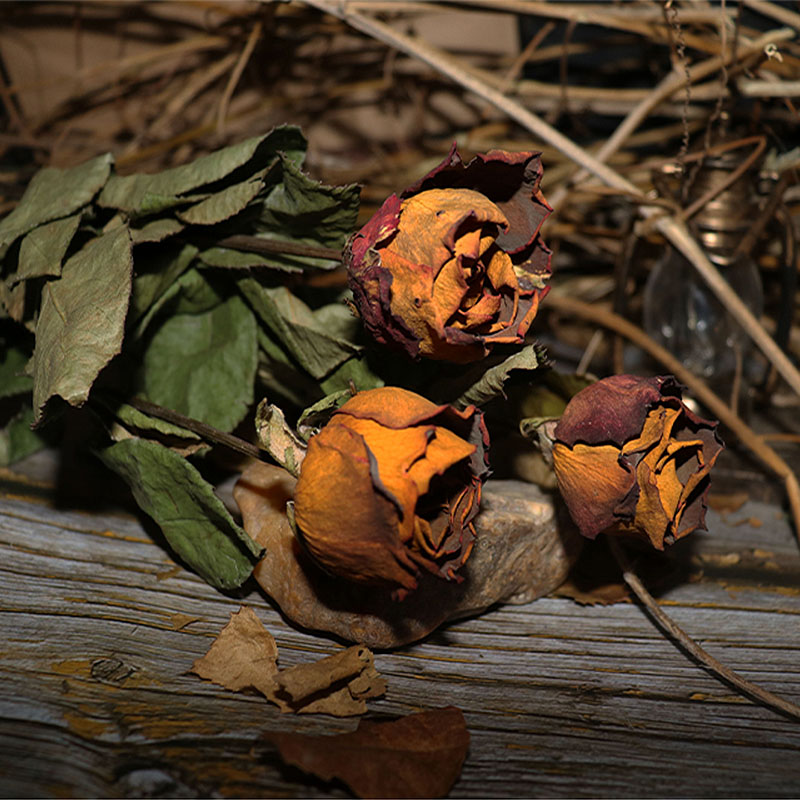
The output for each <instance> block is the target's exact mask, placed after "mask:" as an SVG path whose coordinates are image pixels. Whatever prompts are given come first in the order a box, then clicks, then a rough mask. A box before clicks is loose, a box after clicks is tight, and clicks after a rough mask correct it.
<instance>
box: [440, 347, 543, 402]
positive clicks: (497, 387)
mask: <svg viewBox="0 0 800 800" xmlns="http://www.w3.org/2000/svg"><path fill="white" fill-rule="evenodd" d="M541 365H542V358H541V357H540V353H539V352H538V348H537V346H536V345H528V346H527V347H524V348H523V349H522V350H520V351H519V352H517V353H514V355H512V356H509V357H508V358H507V359H505V361H501V362H500V363H499V364H496V365H495V366H493V367H489V369H487V370H486V371H485V372H484V373H483V375H482V376H481V378H480V379H479V380H478V381H476V382H475V383H474V384H472V386H470V387H469V389H467V390H466V391H465V392H464V393H463V394H462V395H461V396H460V397H459V398H458V399H457V400H456V401H455V402H454V403H453V405H454V406H455V407H456V408H465V407H466V406H468V405H476V406H483V405H485V404H486V403H488V402H489V401H490V400H493V399H494V398H495V397H498V396H500V395H502V394H503V386H504V384H505V382H506V381H507V380H508V377H509V375H510V374H511V373H512V372H513V371H515V370H535V369H537V368H538V367H540V366H541Z"/></svg>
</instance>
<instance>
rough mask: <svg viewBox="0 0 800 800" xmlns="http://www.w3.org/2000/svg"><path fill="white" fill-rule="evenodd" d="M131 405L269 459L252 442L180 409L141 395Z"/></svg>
mask: <svg viewBox="0 0 800 800" xmlns="http://www.w3.org/2000/svg"><path fill="white" fill-rule="evenodd" d="M127 402H128V404H129V405H132V406H133V407H134V408H138V409H139V411H143V412H144V413H145V414H149V415H150V416H151V417H156V418H157V419H163V420H164V421H165V422H171V423H172V424H173V425H178V426H179V427H181V428H186V430H187V431H191V432H192V433H196V434H197V435H198V436H200V437H201V438H202V439H204V440H205V441H207V442H210V443H212V444H221V445H223V447H228V448H230V449H231V450H235V451H236V452H237V453H242V454H243V455H245V456H250V457H251V458H257V459H259V460H260V461H267V454H266V453H265V452H264V451H263V450H261V449H260V448H258V447H257V446H256V445H254V444H251V443H250V442H247V441H245V440H244V439H240V438H239V437H238V436H234V435H233V434H231V433H225V431H221V430H219V429H218V428H214V427H213V426H211V425H207V424H206V423H205V422H200V420H197V419H193V418H192V417H186V416H184V415H183V414H181V413H180V412H178V411H173V410H172V409H171V408H164V407H163V406H159V405H156V404H155V403H151V402H150V401H149V400H142V399H141V398H139V397H132V398H130V399H129V400H128V401H127Z"/></svg>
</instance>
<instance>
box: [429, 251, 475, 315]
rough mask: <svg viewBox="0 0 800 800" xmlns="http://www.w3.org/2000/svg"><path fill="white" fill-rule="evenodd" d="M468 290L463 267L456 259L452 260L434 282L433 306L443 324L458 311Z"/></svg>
mask: <svg viewBox="0 0 800 800" xmlns="http://www.w3.org/2000/svg"><path fill="white" fill-rule="evenodd" d="M468 289H469V286H468V285H467V281H466V280H465V278H464V272H463V270H462V269H461V265H460V264H459V263H458V260H457V259H456V258H451V259H450V260H449V261H447V262H446V263H445V265H444V266H443V267H442V268H441V269H440V270H439V274H438V275H437V276H436V280H435V281H434V282H433V305H434V306H435V308H436V311H437V313H438V315H439V318H440V319H441V320H442V321H443V322H446V321H447V320H449V319H450V317H452V316H453V314H455V313H456V311H458V309H459V308H460V307H461V303H462V301H463V300H464V296H465V295H466V293H467V290H468Z"/></svg>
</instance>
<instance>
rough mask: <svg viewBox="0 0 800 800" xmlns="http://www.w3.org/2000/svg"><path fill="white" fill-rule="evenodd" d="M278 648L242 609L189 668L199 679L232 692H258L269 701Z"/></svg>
mask: <svg viewBox="0 0 800 800" xmlns="http://www.w3.org/2000/svg"><path fill="white" fill-rule="evenodd" d="M277 662H278V646H277V645H276V644H275V639H273V638H272V634H271V633H270V632H269V631H268V630H266V628H264V626H263V625H262V624H261V622H260V620H259V619H258V617H257V616H256V615H255V612H254V611H253V609H252V608H249V607H248V606H242V607H241V608H240V609H239V610H238V611H236V612H235V613H233V614H231V619H230V622H228V624H227V625H226V626H225V627H224V628H223V629H222V632H221V633H220V635H219V636H218V637H217V638H216V639H215V640H214V643H213V644H212V645H211V647H210V649H209V651H208V652H207V653H206V654H205V655H204V656H203V657H202V658H198V659H197V661H195V662H194V664H192V669H191V671H192V672H194V673H196V674H197V675H199V676H200V677H201V678H205V679H206V680H209V681H213V682H214V683H218V684H219V685H220V686H224V687H225V688H226V689H232V690H233V691H235V692H238V691H240V690H241V689H248V688H251V687H252V688H254V689H258V691H259V692H261V693H262V694H263V695H264V696H265V697H269V696H270V694H271V693H272V691H273V689H274V686H275V676H276V675H277V673H278V666H277Z"/></svg>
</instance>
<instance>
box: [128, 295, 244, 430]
mask: <svg viewBox="0 0 800 800" xmlns="http://www.w3.org/2000/svg"><path fill="white" fill-rule="evenodd" d="M257 361H258V341H257V338H256V321H255V318H254V317H253V314H252V313H251V311H250V309H249V308H248V307H247V305H246V304H245V302H244V301H243V300H242V299H241V298H240V297H238V296H236V295H233V296H232V297H230V298H229V299H228V300H226V301H225V302H224V303H221V304H220V305H218V306H217V307H216V308H212V309H211V310H210V311H206V312H205V313H202V314H175V315H174V316H171V317H169V318H168V319H167V320H166V321H165V322H164V323H163V324H162V325H161V327H159V329H158V330H157V331H156V333H155V334H154V335H153V337H152V339H151V340H150V343H149V344H148V347H147V350H146V351H145V353H144V357H143V360H142V376H141V382H142V386H143V388H144V392H145V394H146V396H147V398H148V399H149V400H151V401H152V402H154V403H157V404H158V405H162V406H165V407H166V408H171V409H174V410H175V411H178V412H180V413H181V414H185V415H186V416H189V417H193V418H194V419H199V420H202V421H203V422H206V423H208V424H209V425H213V426H214V427H216V428H220V429H221V430H224V431H231V430H233V428H235V427H236V425H237V424H238V423H239V422H241V420H242V419H243V417H244V415H245V414H246V413H247V410H248V408H249V407H250V404H251V403H252V402H253V393H254V384H255V374H256V366H257Z"/></svg>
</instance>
